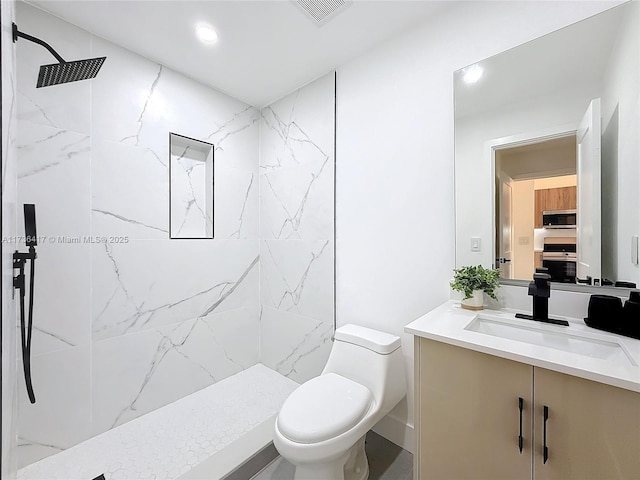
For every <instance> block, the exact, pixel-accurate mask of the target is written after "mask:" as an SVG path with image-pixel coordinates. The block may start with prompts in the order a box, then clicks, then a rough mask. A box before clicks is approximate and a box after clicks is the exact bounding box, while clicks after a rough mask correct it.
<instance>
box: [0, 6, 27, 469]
mask: <svg viewBox="0 0 640 480" xmlns="http://www.w3.org/2000/svg"><path fill="white" fill-rule="evenodd" d="M14 6H15V5H14V3H13V2H0V27H1V32H0V35H1V36H2V37H1V38H0V46H1V48H2V51H1V52H0V59H2V67H1V68H0V71H1V72H2V100H1V104H2V122H1V124H2V145H1V146H0V149H1V151H2V162H1V163H0V165H1V169H2V244H1V245H2V255H1V258H2V317H1V318H2V328H1V329H0V331H1V332H2V335H1V336H2V338H1V342H2V349H1V351H2V373H1V375H0V377H1V378H2V422H1V423H2V441H1V445H2V452H1V454H2V458H1V460H0V465H1V467H0V478H6V479H13V478H15V475H16V461H15V459H16V452H15V450H16V441H15V427H16V418H17V401H16V395H15V394H16V388H15V387H16V384H19V385H20V387H22V388H24V387H23V385H24V383H18V382H21V381H22V380H21V379H19V376H18V372H17V370H16V368H17V365H16V358H17V353H18V352H17V333H18V332H17V330H16V325H17V322H16V304H15V300H14V298H13V283H12V280H11V279H12V277H13V258H12V254H13V252H14V251H15V250H16V249H18V248H20V247H22V249H23V250H24V249H25V247H24V244H23V245H19V244H18V242H17V241H16V238H15V237H16V236H17V231H16V204H17V190H16V186H17V178H16V175H17V174H16V167H17V149H16V137H17V128H16V127H17V119H16V104H17V101H16V99H17V95H18V93H17V87H16V57H15V49H14V45H13V39H12V35H11V24H12V22H13V21H14V20H15V8H14Z"/></svg>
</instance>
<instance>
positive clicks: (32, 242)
mask: <svg viewBox="0 0 640 480" xmlns="http://www.w3.org/2000/svg"><path fill="white" fill-rule="evenodd" d="M24 233H25V239H26V240H25V243H26V245H27V247H29V251H28V252H18V251H17V250H16V251H15V252H14V254H13V268H14V270H15V269H17V270H18V274H17V275H16V276H15V277H13V288H17V289H18V290H20V339H21V344H22V367H23V370H24V380H25V384H26V386H27V394H28V395H29V401H30V402H31V403H36V397H35V395H34V393H33V385H32V382H31V332H32V329H33V287H34V283H35V282H34V280H35V263H36V257H37V255H36V248H35V247H36V245H37V244H38V237H37V233H36V206H35V205H33V204H25V205H24ZM27 261H29V262H30V267H31V268H30V272H29V273H30V275H29V314H28V319H27V318H25V308H24V297H25V293H26V292H25V286H26V285H25V275H24V268H25V264H26V263H27Z"/></svg>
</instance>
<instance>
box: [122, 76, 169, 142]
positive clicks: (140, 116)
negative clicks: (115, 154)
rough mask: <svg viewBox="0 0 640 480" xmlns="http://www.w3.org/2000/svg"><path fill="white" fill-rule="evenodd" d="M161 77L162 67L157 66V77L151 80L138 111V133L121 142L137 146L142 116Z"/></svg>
mask: <svg viewBox="0 0 640 480" xmlns="http://www.w3.org/2000/svg"><path fill="white" fill-rule="evenodd" d="M161 75H162V65H160V66H159V68H158V75H157V76H156V78H155V79H154V80H153V83H152V84H151V87H150V88H149V93H148V94H147V96H146V99H145V102H144V105H143V107H142V110H141V111H140V115H139V116H138V120H137V123H138V131H137V133H135V134H134V135H129V136H126V137H123V138H122V139H121V140H120V141H121V142H128V141H129V140H133V145H135V146H138V144H139V143H140V134H141V133H142V129H143V128H144V115H145V113H146V111H147V106H148V105H149V102H150V101H151V98H152V97H153V92H154V91H155V89H156V86H157V85H158V82H159V81H160V76H161Z"/></svg>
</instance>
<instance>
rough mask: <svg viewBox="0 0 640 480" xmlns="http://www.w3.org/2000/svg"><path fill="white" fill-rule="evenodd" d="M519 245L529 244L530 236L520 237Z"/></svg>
mask: <svg viewBox="0 0 640 480" xmlns="http://www.w3.org/2000/svg"><path fill="white" fill-rule="evenodd" d="M518 245H529V237H518Z"/></svg>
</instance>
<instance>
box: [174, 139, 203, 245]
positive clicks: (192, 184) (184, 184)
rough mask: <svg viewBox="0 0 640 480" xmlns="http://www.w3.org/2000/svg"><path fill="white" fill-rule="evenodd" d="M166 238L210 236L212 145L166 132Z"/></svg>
mask: <svg viewBox="0 0 640 480" xmlns="http://www.w3.org/2000/svg"><path fill="white" fill-rule="evenodd" d="M169 150H170V152H169V202H170V205H169V225H170V227H171V228H170V238H213V145H212V144H210V143H207V142H203V141H200V140H196V139H193V138H189V137H185V136H183V135H178V134H176V133H170V134H169Z"/></svg>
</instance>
